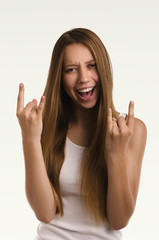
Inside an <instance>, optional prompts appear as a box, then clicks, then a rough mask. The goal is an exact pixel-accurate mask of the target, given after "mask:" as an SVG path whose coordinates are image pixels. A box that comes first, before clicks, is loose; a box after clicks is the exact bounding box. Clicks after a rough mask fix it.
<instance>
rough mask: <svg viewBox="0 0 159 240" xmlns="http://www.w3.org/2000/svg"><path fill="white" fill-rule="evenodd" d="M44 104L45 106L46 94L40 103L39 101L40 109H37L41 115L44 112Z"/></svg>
mask: <svg viewBox="0 0 159 240" xmlns="http://www.w3.org/2000/svg"><path fill="white" fill-rule="evenodd" d="M44 106H45V96H42V97H41V100H40V103H39V106H38V109H37V113H38V114H40V115H41V114H42V113H43V110H44Z"/></svg>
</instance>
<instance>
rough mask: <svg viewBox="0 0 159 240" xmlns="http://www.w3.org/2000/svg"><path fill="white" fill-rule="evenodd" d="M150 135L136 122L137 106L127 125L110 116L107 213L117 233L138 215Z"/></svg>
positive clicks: (141, 123)
mask: <svg viewBox="0 0 159 240" xmlns="http://www.w3.org/2000/svg"><path fill="white" fill-rule="evenodd" d="M146 135H147V134H146V127H145V125H144V123H143V122H142V121H140V120H138V119H134V105H133V104H131V103H130V105H129V113H128V119H127V121H125V119H124V118H123V117H120V118H119V119H117V120H115V119H113V120H112V116H111V111H110V112H109V113H108V134H107V143H108V146H107V151H108V159H107V160H108V161H107V167H108V192H107V203H106V209H107V215H108V219H109V222H110V224H111V225H112V227H113V228H114V229H121V228H123V227H125V226H126V225H127V223H128V221H129V219H130V217H131V216H132V214H133V212H134V209H135V204H136V198H137V193H138V187H139V180H140V172H141V165H142V158H143V154H144V149H145V144H146Z"/></svg>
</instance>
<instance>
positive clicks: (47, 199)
mask: <svg viewBox="0 0 159 240" xmlns="http://www.w3.org/2000/svg"><path fill="white" fill-rule="evenodd" d="M44 103H45V98H44V97H42V98H41V101H40V104H39V106H37V101H36V100H33V101H32V102H29V103H28V104H27V105H26V107H25V108H24V85H23V84H21V85H20V87H19V95H18V102H17V117H18V120H19V123H20V126H21V130H22V142H23V151H24V160H25V182H26V195H27V199H28V202H29V204H30V206H31V207H32V209H33V211H34V212H35V215H36V217H37V218H38V219H39V220H40V221H43V222H45V223H48V222H50V221H51V220H52V219H53V217H54V215H55V212H56V202H55V198H54V195H53V192H52V189H51V185H50V181H49V179H48V176H47V172H46V169H45V165H44V159H43V154H42V148H41V132H42V111H43V108H44Z"/></svg>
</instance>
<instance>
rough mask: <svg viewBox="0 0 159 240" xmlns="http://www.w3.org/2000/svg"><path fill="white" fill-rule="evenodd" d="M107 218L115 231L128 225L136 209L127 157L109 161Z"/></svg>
mask: <svg viewBox="0 0 159 240" xmlns="http://www.w3.org/2000/svg"><path fill="white" fill-rule="evenodd" d="M107 167H108V191H107V203H106V204H107V205H106V209H107V216H108V219H109V222H110V224H111V225H112V227H113V228H114V229H120V228H123V227H125V226H126V225H127V223H128V221H129V219H130V217H131V215H132V213H133V211H134V208H135V200H134V197H133V194H132V190H131V187H130V183H129V176H128V171H127V161H126V157H125V156H124V157H123V156H122V157H118V159H115V158H112V157H110V158H109V159H108V164H107Z"/></svg>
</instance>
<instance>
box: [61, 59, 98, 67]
mask: <svg viewBox="0 0 159 240" xmlns="http://www.w3.org/2000/svg"><path fill="white" fill-rule="evenodd" d="M92 62H95V60H94V59H91V60H89V61H87V62H85V63H86V64H89V63H92ZM76 65H77V64H76V63H68V64H66V65H64V67H65V68H66V67H71V66H76Z"/></svg>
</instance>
